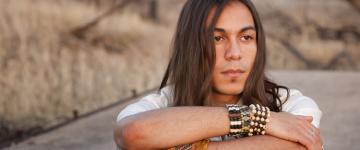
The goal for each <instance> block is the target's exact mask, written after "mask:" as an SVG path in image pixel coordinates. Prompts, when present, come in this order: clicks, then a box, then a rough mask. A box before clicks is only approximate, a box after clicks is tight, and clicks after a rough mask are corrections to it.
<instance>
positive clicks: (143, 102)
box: [117, 86, 322, 141]
mask: <svg viewBox="0 0 360 150" xmlns="http://www.w3.org/2000/svg"><path fill="white" fill-rule="evenodd" d="M171 89H172V88H171V86H166V87H164V88H162V89H161V90H160V92H155V93H152V94H149V95H147V96H145V97H143V98H141V99H140V100H139V101H137V102H135V103H133V104H130V105H128V106H127V107H125V108H124V109H123V110H122V111H121V112H120V113H119V115H118V117H117V122H119V121H121V119H123V118H125V117H127V116H130V115H134V114H137V113H141V112H145V111H149V110H153V109H160V108H166V107H168V106H173V98H172V90H171ZM279 94H280V100H281V101H284V100H285V98H286V95H287V93H286V90H284V89H280V90H279ZM282 111H284V112H288V113H291V114H294V115H303V116H312V117H313V121H312V124H313V125H314V126H316V127H318V128H319V126H320V119H321V116H322V112H321V111H320V109H319V107H318V105H317V104H316V103H315V101H314V100H312V99H311V98H309V97H306V96H304V95H302V93H301V92H300V91H298V90H295V89H290V93H289V98H288V100H287V101H286V102H285V103H284V104H283V106H282ZM228 138H230V137H226V138H225V139H226V140H227V139H228ZM210 140H211V141H221V137H213V138H210Z"/></svg>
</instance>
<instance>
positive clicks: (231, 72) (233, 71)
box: [221, 69, 245, 77]
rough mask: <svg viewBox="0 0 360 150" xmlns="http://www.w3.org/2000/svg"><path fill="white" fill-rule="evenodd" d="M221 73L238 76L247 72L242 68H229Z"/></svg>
mask: <svg viewBox="0 0 360 150" xmlns="http://www.w3.org/2000/svg"><path fill="white" fill-rule="evenodd" d="M221 73H222V74H224V75H225V76H229V77H238V76H240V75H241V74H243V73H245V71H244V70H241V69H228V70H225V71H223V72H221Z"/></svg>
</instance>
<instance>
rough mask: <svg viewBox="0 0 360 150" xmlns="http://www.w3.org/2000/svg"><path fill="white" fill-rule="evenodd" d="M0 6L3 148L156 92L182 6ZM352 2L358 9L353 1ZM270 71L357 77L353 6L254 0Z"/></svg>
mask: <svg viewBox="0 0 360 150" xmlns="http://www.w3.org/2000/svg"><path fill="white" fill-rule="evenodd" d="M119 2H121V1H120V0H108V1H102V0H16V1H15V0H0V33H1V34H0V74H1V75H0V91H1V92H0V95H1V96H0V145H1V143H2V142H3V141H6V140H9V139H10V140H11V138H14V137H17V138H18V137H22V136H23V135H24V134H26V133H28V132H33V131H34V132H35V131H39V130H43V129H46V128H48V127H50V126H53V125H56V124H59V123H61V122H64V121H66V120H69V119H72V118H76V117H77V116H79V115H83V114H85V113H88V112H91V111H94V110H97V109H99V108H103V107H104V106H107V105H110V104H112V103H114V102H117V101H118V100H119V99H121V98H124V97H128V96H131V95H136V93H139V92H142V91H144V90H147V89H151V88H154V87H156V86H158V85H159V83H160V80H161V77H162V75H163V72H164V69H165V67H166V65H167V62H168V54H169V47H170V43H171V38H172V34H173V32H174V28H175V24H176V20H177V18H178V15H179V11H180V9H181V8H182V5H183V3H184V2H185V0H171V1H169V0H158V8H159V9H158V14H159V20H157V21H154V20H151V19H149V18H148V14H147V12H148V5H147V2H148V1H146V0H139V1H136V2H135V0H134V1H133V2H132V3H130V4H128V5H126V7H125V8H121V9H118V10H116V11H115V12H113V13H112V14H110V15H108V16H107V17H104V18H103V19H102V20H101V21H100V22H99V23H98V24H97V25H95V26H94V27H92V28H91V29H89V30H87V31H86V32H84V33H83V34H81V36H77V35H76V34H74V30H75V29H77V28H79V27H81V26H84V25H86V24H87V23H89V22H90V21H92V20H94V18H96V17H98V16H100V15H101V14H103V13H104V12H106V11H108V10H109V9H111V8H112V7H113V6H114V5H116V4H117V3H119ZM350 2H353V3H350ZM254 3H255V5H256V6H257V8H258V10H259V12H260V15H261V17H262V18H263V23H264V26H265V29H266V33H267V36H268V54H269V58H268V60H269V62H268V67H269V68H271V69H302V70H306V69H311V70H314V69H320V70H322V69H325V70H348V71H349V70H350V71H356V70H360V45H359V41H360V26H359V24H360V15H359V12H360V7H359V2H358V1H357V0H349V1H343V0H331V1H328V0H316V1H312V0H303V1H297V0H271V1H270V0H269V1H262V0H254Z"/></svg>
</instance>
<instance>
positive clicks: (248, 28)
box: [212, 1, 257, 95]
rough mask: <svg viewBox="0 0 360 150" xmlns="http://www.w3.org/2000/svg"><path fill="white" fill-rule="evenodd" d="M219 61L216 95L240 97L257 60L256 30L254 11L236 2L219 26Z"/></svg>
mask: <svg viewBox="0 0 360 150" xmlns="http://www.w3.org/2000/svg"><path fill="white" fill-rule="evenodd" d="M214 42H215V49H216V62H215V68H214V72H213V77H212V82H213V89H214V91H215V93H217V94H221V95H238V94H240V93H241V92H242V91H243V89H244V85H245V82H246V79H247V78H248V75H249V73H250V71H251V68H252V66H253V64H254V61H255V56H256V51H257V44H256V29H255V24H254V21H253V18H252V15H251V12H250V10H249V9H248V8H247V7H246V6H245V5H244V4H242V3H240V2H236V1H232V2H230V3H229V4H228V5H227V6H226V7H225V8H224V10H223V12H222V13H221V15H220V18H219V20H218V21H217V23H216V25H215V32H214Z"/></svg>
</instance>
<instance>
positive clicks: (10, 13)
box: [0, 0, 171, 141]
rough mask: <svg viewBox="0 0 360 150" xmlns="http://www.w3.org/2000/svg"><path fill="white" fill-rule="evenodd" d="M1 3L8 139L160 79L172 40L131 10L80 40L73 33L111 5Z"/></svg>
mask: <svg viewBox="0 0 360 150" xmlns="http://www.w3.org/2000/svg"><path fill="white" fill-rule="evenodd" d="M0 3H1V5H0V33H1V35H0V74H1V77H0V91H1V96H0V141H1V140H2V139H3V138H4V137H8V136H14V134H19V135H17V136H21V134H22V133H23V132H25V131H28V130H39V129H42V128H46V127H48V126H51V125H54V124H57V123H59V122H62V121H64V120H67V119H70V118H73V116H74V115H76V114H78V115H81V114H83V113H86V112H89V111H92V110H96V109H98V108H101V107H104V106H106V105H109V104H111V103H113V102H116V101H117V100H118V99H119V98H122V97H126V96H129V95H131V94H132V92H131V91H133V90H136V91H144V90H145V89H149V88H153V87H155V86H157V85H158V83H159V82H160V78H161V76H162V73H163V71H162V70H164V67H165V66H166V62H167V53H168V47H169V44H168V43H169V42H170V40H171V31H170V29H169V28H168V27H166V25H164V24H161V23H154V22H152V21H147V20H145V19H143V18H142V16H141V14H140V13H137V12H136V11H130V10H128V9H126V10H122V11H121V12H118V13H114V14H112V15H111V16H109V17H107V18H105V19H104V20H103V21H101V22H100V24H99V25H97V26H96V27H95V28H93V29H91V30H90V31H89V32H87V33H86V35H85V37H84V38H83V39H78V38H76V37H74V36H73V35H72V34H71V33H70V32H71V31H72V30H73V29H74V28H77V27H78V26H81V25H83V24H86V23H87V22H89V21H90V20H92V19H93V18H95V17H97V16H98V15H99V14H100V13H102V12H104V11H105V10H107V9H108V8H107V7H105V6H104V7H99V8H98V7H95V6H92V5H88V4H87V3H82V2H78V1H70V0H61V1H48V0H19V1H13V0H1V1H0ZM107 6H108V7H110V4H108V5H107ZM15 136H16V135H15Z"/></svg>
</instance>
